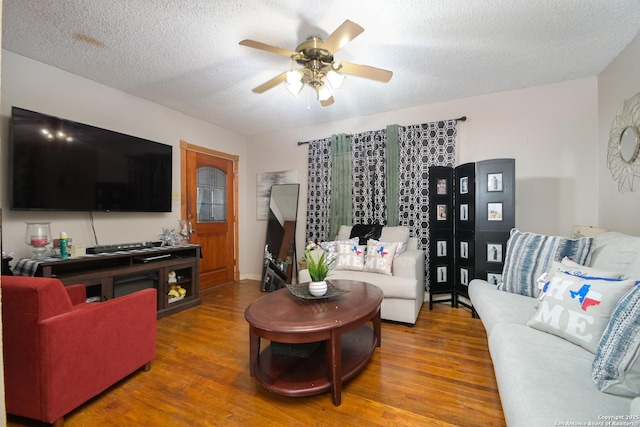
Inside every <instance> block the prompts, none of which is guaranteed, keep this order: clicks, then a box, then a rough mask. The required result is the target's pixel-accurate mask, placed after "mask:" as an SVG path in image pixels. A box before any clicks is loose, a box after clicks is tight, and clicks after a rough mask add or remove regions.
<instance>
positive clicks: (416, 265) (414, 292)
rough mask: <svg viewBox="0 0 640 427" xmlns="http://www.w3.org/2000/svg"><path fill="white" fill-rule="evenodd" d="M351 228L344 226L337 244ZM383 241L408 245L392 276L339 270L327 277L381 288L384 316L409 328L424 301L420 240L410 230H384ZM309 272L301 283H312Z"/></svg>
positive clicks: (305, 273)
mask: <svg viewBox="0 0 640 427" xmlns="http://www.w3.org/2000/svg"><path fill="white" fill-rule="evenodd" d="M351 228H352V227H350V226H345V225H343V226H341V227H340V229H339V231H338V235H337V236H336V241H344V240H347V239H349V236H350V234H351ZM378 240H379V241H381V242H400V241H402V242H403V244H405V245H406V246H405V247H406V248H407V249H406V250H404V251H403V252H402V253H400V255H398V256H397V257H396V258H395V259H394V261H393V271H392V275H390V276H389V275H386V274H380V273H373V272H367V271H349V270H336V269H335V268H334V269H333V270H332V271H331V273H330V274H329V276H328V277H327V280H328V281H331V279H346V280H360V281H363V282H367V283H371V284H373V285H376V286H378V287H379V288H380V289H382V292H383V293H384V299H383V301H382V307H381V309H380V311H381V317H382V319H385V320H391V321H396V322H401V323H407V324H410V325H413V324H415V322H416V319H417V318H418V314H419V313H420V308H421V307H422V303H423V302H424V296H425V290H424V251H423V250H419V249H418V240H417V239H416V238H410V237H409V229H408V228H407V227H402V226H399V227H383V228H382V234H381V235H380V238H379V239H378ZM310 281H311V276H309V271H308V270H306V269H303V270H301V271H300V273H299V275H298V282H300V283H302V282H310Z"/></svg>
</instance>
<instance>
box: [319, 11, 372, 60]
mask: <svg viewBox="0 0 640 427" xmlns="http://www.w3.org/2000/svg"><path fill="white" fill-rule="evenodd" d="M363 31H364V28H362V27H361V26H360V25H358V24H356V23H355V22H352V21H349V20H348V19H347V20H346V21H344V22H343V23H342V25H340V26H339V27H338V28H337V29H336V30H335V31H334V32H333V33H331V34H330V35H329V37H327V39H326V40H325V41H324V43H322V48H323V49H326V50H328V51H329V52H331V53H332V54H333V53H336V52H337V51H338V50H340V49H342V48H343V47H345V46H346V45H347V43H349V42H350V41H351V40H353V39H355V38H356V37H358V35H360V33H362V32H363Z"/></svg>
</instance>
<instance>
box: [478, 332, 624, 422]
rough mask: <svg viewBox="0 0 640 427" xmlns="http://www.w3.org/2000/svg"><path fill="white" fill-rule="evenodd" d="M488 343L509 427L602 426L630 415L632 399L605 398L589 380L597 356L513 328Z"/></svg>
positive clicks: (540, 334) (550, 337) (559, 340)
mask: <svg viewBox="0 0 640 427" xmlns="http://www.w3.org/2000/svg"><path fill="white" fill-rule="evenodd" d="M488 341H489V350H490V352H491V359H492V360H493V366H494V369H495V374H496V380H497V383H498V390H499V391H500V400H501V401H502V409H503V411H504V416H505V420H506V423H507V425H508V426H509V427H532V426H554V425H560V424H559V423H562V422H566V421H571V422H575V423H579V422H583V423H585V424H584V425H587V423H588V422H592V423H596V422H602V421H603V420H602V417H603V416H605V415H624V414H628V413H629V407H630V403H631V399H630V398H624V397H621V396H614V395H610V394H606V393H602V392H601V391H600V390H598V388H597V387H596V386H595V384H594V383H593V381H592V379H591V375H590V373H591V362H592V360H593V354H592V353H590V352H588V351H586V350H585V349H583V348H582V347H580V346H577V345H575V344H572V343H570V342H569V341H565V340H563V339H562V338H559V337H556V336H555V335H551V334H545V333H543V332H540V331H538V330H536V329H533V328H529V327H527V326H524V325H517V324H509V323H498V324H496V325H495V326H494V327H493V331H492V332H491V335H489V338H488ZM576 425H578V424H576ZM580 425H582V424H580ZM592 425H596V424H592Z"/></svg>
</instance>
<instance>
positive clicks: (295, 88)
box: [287, 80, 304, 96]
mask: <svg viewBox="0 0 640 427" xmlns="http://www.w3.org/2000/svg"><path fill="white" fill-rule="evenodd" d="M302 86H304V84H302V81H301V80H298V81H297V82H293V83H289V84H288V85H287V90H288V91H289V92H291V94H292V95H293V96H298V94H299V93H300V91H301V90H302Z"/></svg>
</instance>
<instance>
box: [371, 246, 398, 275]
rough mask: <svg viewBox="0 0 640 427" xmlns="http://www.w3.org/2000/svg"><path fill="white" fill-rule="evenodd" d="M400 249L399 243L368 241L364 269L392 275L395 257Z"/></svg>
mask: <svg viewBox="0 0 640 427" xmlns="http://www.w3.org/2000/svg"><path fill="white" fill-rule="evenodd" d="M397 249H398V244H397V243H391V244H389V243H382V242H377V243H373V242H372V241H371V240H370V241H369V242H368V243H367V254H366V256H365V260H364V271H370V272H372V273H380V274H386V275H388V276H391V274H392V273H391V271H392V267H393V257H394V255H395V253H396V250H397Z"/></svg>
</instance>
